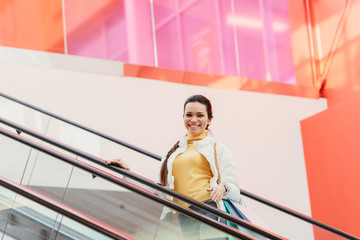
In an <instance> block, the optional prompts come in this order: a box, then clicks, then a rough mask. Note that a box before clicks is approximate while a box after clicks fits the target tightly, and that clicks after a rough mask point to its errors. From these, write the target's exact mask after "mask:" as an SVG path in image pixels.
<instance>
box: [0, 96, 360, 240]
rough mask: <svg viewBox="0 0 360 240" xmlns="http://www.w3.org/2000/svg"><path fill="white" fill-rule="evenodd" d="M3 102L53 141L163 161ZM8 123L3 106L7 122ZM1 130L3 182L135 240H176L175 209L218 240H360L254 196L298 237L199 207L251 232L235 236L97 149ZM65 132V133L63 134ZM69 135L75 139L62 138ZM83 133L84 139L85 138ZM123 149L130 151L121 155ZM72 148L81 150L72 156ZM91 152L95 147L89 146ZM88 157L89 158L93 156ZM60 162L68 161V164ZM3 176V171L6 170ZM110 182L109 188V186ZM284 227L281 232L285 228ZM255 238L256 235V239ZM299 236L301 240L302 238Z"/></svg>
mask: <svg viewBox="0 0 360 240" xmlns="http://www.w3.org/2000/svg"><path fill="white" fill-rule="evenodd" d="M2 100H3V101H4V102H5V105H6V104H10V105H14V104H15V105H19V106H17V107H18V108H22V109H24V110H23V111H29V112H32V113H31V114H32V115H33V116H35V117H34V118H37V119H41V120H40V121H42V122H43V123H44V122H47V124H37V125H36V126H34V125H33V126H28V127H29V128H33V127H34V128H35V129H36V130H37V131H40V132H42V133H44V134H45V135H48V136H49V135H50V136H51V134H52V131H54V130H53V129H55V128H58V129H61V128H63V129H69V128H72V129H76V132H78V133H77V134H78V135H81V137H82V138H83V137H84V135H86V136H91V138H93V139H97V142H100V143H101V144H102V146H105V147H104V148H105V149H115V148H117V149H118V148H123V149H122V150H124V149H126V150H127V151H131V152H134V150H135V151H137V152H138V154H137V155H134V158H136V159H138V158H139V155H140V154H141V155H143V156H142V158H140V159H138V161H142V162H143V161H153V160H151V159H157V160H158V159H159V157H158V156H156V155H154V154H152V153H150V152H147V151H144V150H141V149H138V148H136V147H134V146H132V145H130V144H127V143H124V142H122V141H119V140H116V139H113V138H111V137H109V136H106V135H103V134H101V133H97V132H96V131H93V130H91V129H87V128H85V127H82V126H81V125H77V124H74V123H71V122H70V121H66V120H65V121H64V120H62V119H61V118H60V117H57V116H54V115H52V114H49V113H47V112H45V111H42V110H40V111H38V110H39V109H36V108H35V107H33V106H29V105H26V104H25V103H22V102H20V103H19V101H14V99H11V98H9V97H8V96H6V95H5V96H3V99H2ZM0 103H1V101H0ZM24 104H25V105H24ZM20 105H21V106H20ZM3 115H4V114H2V112H1V105H0V116H3ZM43 119H46V120H43ZM0 122H1V123H2V125H1V127H4V128H7V129H2V135H0V146H6V149H0V150H1V152H0V154H1V156H2V160H1V161H2V162H0V164H2V165H1V166H6V169H12V170H11V171H1V170H0V175H4V174H5V175H8V176H5V177H8V178H9V179H12V180H14V181H16V182H18V183H21V184H23V185H25V186H28V187H29V188H31V189H32V190H35V191H37V192H39V193H41V194H44V195H45V196H47V197H49V198H51V199H54V200H56V201H59V202H61V203H63V204H65V205H67V206H69V207H72V208H74V209H76V210H77V211H80V212H82V213H84V214H87V215H89V216H91V217H94V218H95V219H97V221H99V222H102V223H104V224H107V225H109V226H111V227H113V228H114V229H118V230H119V231H121V232H124V233H125V234H127V235H129V236H131V237H133V238H136V239H172V238H178V236H181V230H180V229H179V227H178V223H176V219H168V220H167V221H159V218H160V214H161V211H162V209H163V207H164V206H167V207H172V208H173V209H175V210H176V211H177V212H181V213H183V214H186V215H190V216H192V217H194V218H196V219H197V220H198V221H204V222H206V223H207V224H209V225H211V228H212V229H214V233H213V235H217V234H218V235H219V236H235V237H237V238H240V239H252V236H256V237H257V238H261V239H283V238H282V237H280V236H279V235H281V236H285V238H289V239H313V238H311V237H313V236H312V235H311V229H313V228H317V227H321V228H322V229H324V232H326V234H327V235H326V236H333V237H335V236H336V237H335V238H334V239H358V238H356V237H353V236H351V235H348V234H346V233H343V232H341V231H338V230H337V229H333V228H331V227H328V226H326V225H324V224H321V223H318V222H316V221H312V219H311V218H310V220H308V221H307V220H304V219H301V217H305V218H306V216H302V214H299V215H300V217H299V216H295V217H296V218H295V217H293V216H294V215H292V216H289V211H290V210H289V211H287V210H288V209H286V208H284V209H279V207H278V208H276V207H274V206H278V205H276V204H272V203H265V202H266V200H264V201H259V199H257V197H253V195H252V194H251V193H247V192H246V191H243V197H244V198H247V199H246V201H247V202H252V201H253V202H254V203H252V205H253V206H256V205H261V207H260V208H264V207H265V208H267V209H268V210H267V211H268V212H272V213H271V215H272V216H273V217H274V219H276V218H277V216H279V215H287V218H288V219H289V221H292V222H293V224H292V226H294V232H295V234H294V235H291V234H290V235H287V234H283V231H282V230H281V223H278V222H275V223H273V222H271V226H270V229H271V230H275V232H276V233H278V234H279V235H276V234H274V233H272V231H267V230H265V229H257V228H256V226H252V225H251V224H250V225H249V224H247V223H246V222H243V221H241V220H239V219H234V218H232V217H231V216H226V213H219V212H216V211H217V209H209V208H211V207H209V206H207V205H205V206H202V205H204V204H201V203H192V204H195V205H196V204H200V205H199V207H202V208H204V209H205V210H208V211H211V212H213V211H214V212H215V213H216V214H217V215H218V216H220V217H223V218H226V219H227V220H228V221H232V222H234V223H235V224H237V225H240V226H242V227H244V228H245V229H246V230H247V231H249V232H247V233H241V232H239V231H237V230H234V229H232V230H231V229H230V228H229V227H227V226H226V225H221V224H219V223H218V222H216V221H214V222H212V221H211V220H210V219H206V218H205V219H202V218H203V217H202V216H196V214H195V215H194V213H193V212H187V211H186V209H181V208H180V207H178V206H176V205H172V204H171V203H172V202H169V201H166V197H165V198H159V197H158V196H157V195H156V194H153V193H154V192H155V193H159V192H161V194H162V195H167V196H168V198H177V199H178V201H190V200H189V199H187V198H186V197H185V196H181V195H178V194H176V193H174V192H171V191H169V190H168V189H166V188H161V187H160V186H157V185H156V184H154V183H151V181H148V180H147V179H144V178H142V177H140V176H138V175H136V174H132V173H129V172H126V171H123V170H121V169H117V168H114V167H111V166H107V165H106V164H104V162H103V160H102V159H101V158H100V157H99V155H100V156H101V154H99V151H97V149H96V148H95V150H94V149H92V148H88V147H85V148H84V147H82V146H77V144H78V143H79V142H77V141H75V142H74V140H73V139H74V138H73V139H72V140H70V141H69V142H66V141H63V140H64V139H65V140H66V137H65V138H63V139H62V141H63V142H65V143H66V144H64V143H59V142H58V141H56V140H54V139H49V138H48V137H47V136H44V135H42V134H41V133H38V132H34V131H32V130H31V129H29V128H26V127H22V126H21V125H18V124H16V123H13V122H11V121H9V120H7V119H4V118H1V120H0ZM23 122H26V121H23ZM54 126H55V127H54ZM64 126H66V127H65V128H64ZM11 131H12V132H11ZM63 132H70V131H68V130H65V131H64V130H63ZM79 132H81V133H80V134H79ZM19 134H20V135H19ZM5 135H6V137H5ZM23 135H25V136H26V138H23V137H22V136H23ZM74 135H76V133H73V136H74ZM65 136H66V135H65ZM14 139H16V140H14ZM24 139H25V140H24ZM89 139H90V137H89ZM99 139H101V140H99ZM32 141H34V142H32ZM74 143H75V144H74ZM87 143H92V141H87ZM40 144H42V145H40ZM49 144H51V145H52V147H51V148H54V146H55V148H56V150H57V152H53V151H52V150H51V149H50V148H48V147H47V146H48V145H49ZM119 144H120V145H121V146H123V147H120V146H119ZM36 145H39V146H43V148H44V149H41V148H42V147H36ZM73 145H75V146H76V147H77V148H73V147H72V146H73ZM80 145H81V143H80ZM90 146H93V145H92V144H90ZM110 146H111V147H110ZM79 149H85V151H80V150H79ZM129 149H130V150H129ZM49 151H50V152H49ZM87 152H90V154H89V153H87ZM63 154H66V155H67V156H64V155H63ZM132 154H133V153H132ZM119 155H123V154H119ZM144 156H145V157H144ZM63 158H68V159H67V160H69V161H65V160H64V159H63ZM144 158H146V159H144ZM4 159H5V162H7V163H6V164H3V161H4ZM58 159H62V161H59V160H58ZM79 162H80V163H82V164H84V166H87V167H89V169H87V167H84V166H82V167H80V166H78V165H77V164H79ZM94 164H96V167H95V168H94V167H92V166H95V165H94ZM74 166H76V167H74ZM1 169H4V168H3V167H2V168H1ZM14 169H18V171H14ZM103 174H104V175H103ZM109 176H110V180H109V179H107V178H108V177H109ZM104 179H107V180H108V181H106V180H104ZM129 179H131V182H128V181H129ZM109 181H110V182H109ZM79 183H81V184H79ZM244 193H245V195H244ZM149 199H151V200H152V201H150V200H149ZM254 199H255V200H254ZM260 199H261V198H260ZM190 202H191V201H190ZM265 204H267V205H265ZM280 208H281V207H280ZM295 215H296V214H295ZM299 219H301V220H299ZM269 225H270V224H269ZM278 226H280V227H279V228H278ZM229 229H230V230H229ZM279 229H280V230H279ZM297 229H300V231H302V232H304V229H306V230H307V231H309V232H310V233H309V234H308V235H307V236H310V238H303V236H304V235H303V234H302V235H298V232H297V231H298V230H297ZM309 229H310V230H309ZM285 232H286V231H285ZM248 233H250V235H249V234H248ZM261 236H262V237H261ZM298 236H299V238H297V237H298ZM340 236H342V237H340ZM317 239H318V238H317ZM324 239H327V238H324Z"/></svg>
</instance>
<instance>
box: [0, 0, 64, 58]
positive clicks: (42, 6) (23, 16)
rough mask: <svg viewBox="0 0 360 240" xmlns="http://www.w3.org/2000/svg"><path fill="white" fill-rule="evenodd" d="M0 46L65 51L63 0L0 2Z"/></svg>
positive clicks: (10, 0) (7, 0) (3, 0)
mask: <svg viewBox="0 0 360 240" xmlns="http://www.w3.org/2000/svg"><path fill="white" fill-rule="evenodd" d="M0 45H1V46H7V47H16V48H26V49H32V50H39V51H48V52H56V53H64V32H63V15H62V1H61V0H51V1H49V0H32V1H13V0H2V1H0Z"/></svg>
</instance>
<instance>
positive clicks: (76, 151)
mask: <svg viewBox="0 0 360 240" xmlns="http://www.w3.org/2000/svg"><path fill="white" fill-rule="evenodd" d="M0 123H4V124H5V125H7V126H9V127H12V128H14V129H18V130H20V131H22V132H25V133H27V134H29V135H31V136H33V137H35V138H38V139H40V140H42V141H45V142H47V143H50V144H52V145H54V146H57V147H59V148H61V149H64V150H66V151H69V152H71V153H74V154H76V155H79V156H82V157H84V158H86V159H88V160H90V161H92V162H94V163H96V164H100V165H101V166H103V167H107V168H109V169H111V170H113V171H116V172H118V173H121V174H123V175H125V176H127V177H129V178H131V179H134V180H136V181H139V182H141V183H143V184H145V185H147V186H150V187H153V188H155V189H157V190H159V191H161V192H164V193H166V194H169V195H171V196H173V197H176V198H178V199H180V200H182V201H185V202H187V203H189V204H191V205H195V206H197V207H199V208H201V209H204V210H206V211H208V212H211V213H213V214H215V215H218V216H219V217H222V218H224V219H225V220H229V221H231V222H234V223H237V222H238V220H237V219H236V218H233V216H231V215H229V216H231V217H228V216H226V215H224V214H223V212H222V211H219V210H218V209H215V211H214V209H213V208H211V207H209V206H208V205H207V204H202V203H200V202H197V201H194V200H193V199H191V198H188V197H186V196H184V195H182V194H179V193H177V192H175V191H173V190H171V189H169V188H166V187H163V186H161V185H158V184H156V183H154V182H153V181H151V180H149V179H145V178H144V177H141V176H139V175H136V174H134V173H131V172H129V171H125V170H123V169H120V168H117V167H113V166H109V165H108V164H106V163H104V162H105V161H104V160H103V159H101V158H98V157H95V156H93V155H90V154H88V153H86V152H83V151H81V150H79V149H76V148H74V147H72V146H69V145H66V144H64V143H61V142H59V141H57V140H54V139H52V138H50V137H48V136H46V135H43V134H41V133H37V132H35V131H33V130H30V129H28V128H26V127H24V126H21V125H19V124H16V123H14V122H11V121H9V120H7V119H4V118H2V117H0ZM240 193H241V194H242V195H244V196H247V197H249V198H251V199H253V200H255V201H258V202H261V203H263V204H266V205H267V206H270V207H272V208H275V209H277V210H280V211H282V212H284V213H287V214H289V215H292V216H294V217H296V218H299V219H300V220H303V221H306V222H308V223H310V224H313V225H316V226H317V227H320V228H323V229H326V230H328V231H331V232H332V233H335V234H338V235H340V236H342V237H346V238H348V239H358V238H356V237H354V236H352V235H350V234H348V233H346V232H343V231H341V230H339V229H336V228H334V227H331V226H329V225H326V224H324V223H322V222H319V221H317V220H315V219H313V218H311V217H309V216H307V215H305V214H303V213H300V212H297V211H295V210H292V209H290V208H287V207H285V206H282V205H280V204H277V203H274V202H272V201H270V200H267V199H264V198H262V197H259V196H257V195H255V194H253V193H250V192H248V191H245V190H243V189H241V191H240Z"/></svg>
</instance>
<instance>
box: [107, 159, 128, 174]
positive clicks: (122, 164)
mask: <svg viewBox="0 0 360 240" xmlns="http://www.w3.org/2000/svg"><path fill="white" fill-rule="evenodd" d="M105 162H106V163H107V164H109V165H114V166H117V167H120V168H122V169H125V170H127V171H130V168H129V166H128V165H127V164H126V163H125V162H124V161H123V160H122V159H121V158H117V159H113V160H106V161H105Z"/></svg>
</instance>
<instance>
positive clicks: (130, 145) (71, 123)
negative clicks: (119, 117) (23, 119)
mask: <svg viewBox="0 0 360 240" xmlns="http://www.w3.org/2000/svg"><path fill="white" fill-rule="evenodd" d="M0 96H2V97H4V98H7V99H9V100H11V101H14V102H17V103H19V104H21V105H24V106H26V107H29V108H31V109H34V110H35V111H38V112H41V113H44V114H46V115H48V116H50V117H53V118H56V119H58V120H60V121H63V122H66V123H68V124H70V125H73V126H76V127H78V128H80V129H83V130H85V131H88V132H91V133H93V134H95V135H98V136H100V137H103V138H105V139H107V140H110V141H112V142H115V143H118V144H120V145H122V146H124V147H127V148H130V149H131V150H134V151H136V152H139V153H141V154H144V155H146V156H149V157H151V158H153V159H156V160H159V161H160V160H161V157H160V156H159V155H156V154H154V153H151V152H149V151H146V150H144V149H141V148H139V147H136V146H134V145H132V144H129V143H126V142H124V141H121V140H119V139H116V138H113V137H111V136H109V135H106V134H104V133H100V132H98V131H96V130H93V129H91V128H88V127H85V126H83V125H81V124H78V123H75V122H73V121H70V120H68V119H65V118H63V117H60V116H58V115H56V114H53V113H50V112H48V111H46V110H43V109H41V108H38V107H35V106H34V105H31V104H28V103H26V102H23V101H21V100H19V99H16V98H13V97H10V96H9V95H6V94H5V93H2V92H0Z"/></svg>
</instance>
